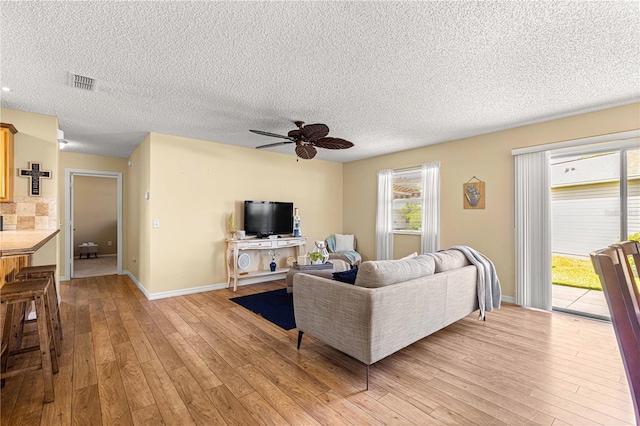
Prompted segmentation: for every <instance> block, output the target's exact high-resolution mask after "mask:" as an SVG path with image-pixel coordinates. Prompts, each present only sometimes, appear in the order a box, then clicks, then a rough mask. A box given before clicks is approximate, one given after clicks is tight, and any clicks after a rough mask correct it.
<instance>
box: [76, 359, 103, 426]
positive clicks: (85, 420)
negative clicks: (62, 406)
mask: <svg viewBox="0 0 640 426" xmlns="http://www.w3.org/2000/svg"><path fill="white" fill-rule="evenodd" d="M103 365H105V364H103ZM71 424H72V425H74V426H76V425H77V426H86V425H92V426H93V425H101V424H102V415H101V414H100V392H99V391H98V385H92V386H87V387H84V388H80V389H77V390H74V391H73V396H72V400H71Z"/></svg>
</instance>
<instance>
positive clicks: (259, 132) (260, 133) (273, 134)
mask: <svg viewBox="0 0 640 426" xmlns="http://www.w3.org/2000/svg"><path fill="white" fill-rule="evenodd" d="M249 131H250V132H253V133H257V134H259V135H262V136H271V137H272V138H282V139H289V140H293V138H291V137H289V136H284V135H278V134H276V133H269V132H263V131H262V130H249Z"/></svg>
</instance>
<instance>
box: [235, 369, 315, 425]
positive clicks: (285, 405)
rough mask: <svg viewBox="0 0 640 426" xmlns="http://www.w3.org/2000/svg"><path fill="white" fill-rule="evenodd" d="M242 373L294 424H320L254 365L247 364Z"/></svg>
mask: <svg viewBox="0 0 640 426" xmlns="http://www.w3.org/2000/svg"><path fill="white" fill-rule="evenodd" d="M239 373H240V375H241V376H242V377H244V378H245V380H247V381H248V382H250V383H252V386H253V387H254V389H255V390H256V392H258V393H259V394H260V396H261V397H262V398H264V400H265V401H267V402H268V403H269V404H270V405H271V406H272V407H274V408H275V409H276V411H278V413H280V415H281V416H282V417H284V418H285V419H286V420H287V421H288V422H289V423H290V424H292V425H319V424H320V423H318V422H317V421H316V420H315V419H314V418H313V417H311V416H310V415H309V414H308V413H307V412H306V411H304V410H303V409H302V408H300V406H299V405H297V404H296V403H295V402H293V400H292V399H291V398H290V397H289V396H287V395H286V394H285V393H284V392H282V391H281V390H280V389H279V388H278V387H277V386H276V385H275V384H273V383H272V382H271V381H269V379H267V378H266V377H265V376H264V375H263V374H261V373H260V372H259V371H258V370H257V369H256V368H255V367H254V366H253V365H250V364H247V365H245V366H244V367H243V368H242V369H241V370H240V371H239Z"/></svg>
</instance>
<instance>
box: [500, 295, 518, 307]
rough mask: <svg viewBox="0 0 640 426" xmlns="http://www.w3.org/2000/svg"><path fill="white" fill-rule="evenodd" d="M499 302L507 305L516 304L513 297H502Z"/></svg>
mask: <svg viewBox="0 0 640 426" xmlns="http://www.w3.org/2000/svg"><path fill="white" fill-rule="evenodd" d="M501 300H502V301H503V302H507V303H512V304H514V305H515V304H516V298H515V297H513V296H502V298H501Z"/></svg>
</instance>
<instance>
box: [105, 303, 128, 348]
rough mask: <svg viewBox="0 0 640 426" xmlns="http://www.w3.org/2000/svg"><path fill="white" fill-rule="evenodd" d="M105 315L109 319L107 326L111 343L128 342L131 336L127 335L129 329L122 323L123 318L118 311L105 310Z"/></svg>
mask: <svg viewBox="0 0 640 426" xmlns="http://www.w3.org/2000/svg"><path fill="white" fill-rule="evenodd" d="M105 317H106V320H107V328H108V329H109V337H110V338H111V344H112V345H119V344H120V343H124V342H128V341H129V336H128V335H127V330H125V329H124V326H123V325H122V320H121V319H120V315H119V314H118V311H117V310H115V311H107V312H105Z"/></svg>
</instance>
